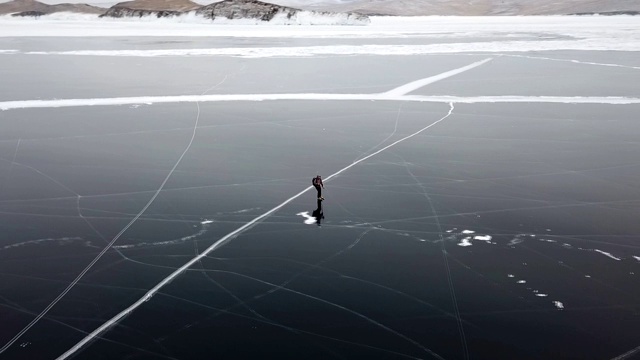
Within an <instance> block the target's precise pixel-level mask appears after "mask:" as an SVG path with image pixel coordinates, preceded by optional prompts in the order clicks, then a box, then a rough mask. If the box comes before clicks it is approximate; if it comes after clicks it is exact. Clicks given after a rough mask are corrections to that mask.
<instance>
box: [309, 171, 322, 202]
mask: <svg viewBox="0 0 640 360" xmlns="http://www.w3.org/2000/svg"><path fill="white" fill-rule="evenodd" d="M311 184H313V187H314V188H316V191H317V192H318V200H324V198H323V197H322V189H324V184H323V183H322V177H321V176H320V175H317V176H316V177H314V178H313V180H311Z"/></svg>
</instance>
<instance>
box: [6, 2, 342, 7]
mask: <svg viewBox="0 0 640 360" xmlns="http://www.w3.org/2000/svg"><path fill="white" fill-rule="evenodd" d="M8 1H10V0H0V3H3V2H8ZM37 1H40V2H43V3H45V4H60V3H71V4H90V5H96V6H102V7H110V6H113V5H115V4H117V3H119V2H124V1H129V0H37ZM191 1H193V2H195V3H198V4H202V5H209V4H211V3H214V2H219V1H221V0H191ZM262 1H264V2H269V3H272V4H278V5H285V6H294V7H295V6H301V5H310V4H313V3H322V4H343V3H350V2H353V1H355V0H262Z"/></svg>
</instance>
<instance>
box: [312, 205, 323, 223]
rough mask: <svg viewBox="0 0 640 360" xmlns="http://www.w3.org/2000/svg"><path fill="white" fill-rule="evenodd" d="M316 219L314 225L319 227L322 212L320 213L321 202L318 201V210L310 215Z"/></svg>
mask: <svg viewBox="0 0 640 360" xmlns="http://www.w3.org/2000/svg"><path fill="white" fill-rule="evenodd" d="M311 215H312V216H313V217H314V218H315V219H316V224H318V226H320V222H321V221H322V219H324V212H323V211H322V200H320V199H318V208H317V209H315V210H313V213H312V214H311Z"/></svg>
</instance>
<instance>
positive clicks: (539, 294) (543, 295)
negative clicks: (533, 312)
mask: <svg viewBox="0 0 640 360" xmlns="http://www.w3.org/2000/svg"><path fill="white" fill-rule="evenodd" d="M536 296H539V297H547V296H549V295H548V294H543V293H536Z"/></svg>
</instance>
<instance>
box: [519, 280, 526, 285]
mask: <svg viewBox="0 0 640 360" xmlns="http://www.w3.org/2000/svg"><path fill="white" fill-rule="evenodd" d="M526 283H527V281H526V280H518V284H526Z"/></svg>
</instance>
